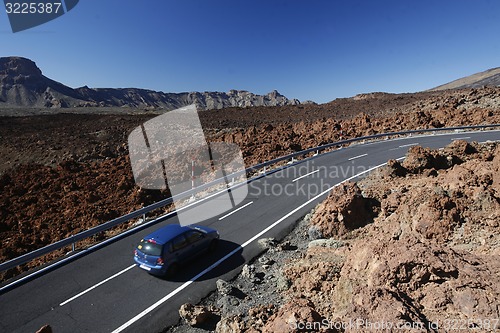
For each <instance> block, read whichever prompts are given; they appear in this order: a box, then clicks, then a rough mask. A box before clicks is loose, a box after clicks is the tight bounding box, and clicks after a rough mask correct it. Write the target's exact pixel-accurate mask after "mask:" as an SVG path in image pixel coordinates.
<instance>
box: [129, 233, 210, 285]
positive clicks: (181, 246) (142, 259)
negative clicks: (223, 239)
mask: <svg viewBox="0 0 500 333" xmlns="http://www.w3.org/2000/svg"><path fill="white" fill-rule="evenodd" d="M218 239H219V233H218V232H217V230H215V229H212V228H208V227H202V226H180V225H178V224H170V225H167V226H165V227H163V228H160V229H158V230H156V231H155V232H153V233H151V234H149V235H147V236H146V237H144V238H143V239H141V241H140V242H139V244H137V247H136V249H135V251H134V260H135V262H136V264H137V265H138V266H139V267H140V268H142V269H144V270H146V271H148V272H149V273H151V274H153V275H159V276H165V275H167V276H171V275H173V274H175V272H176V271H177V270H178V269H179V266H181V265H182V264H184V263H185V262H186V261H188V260H190V259H193V258H195V257H196V256H198V255H200V254H202V253H204V252H206V251H214V250H215V248H216V247H217V242H218Z"/></svg>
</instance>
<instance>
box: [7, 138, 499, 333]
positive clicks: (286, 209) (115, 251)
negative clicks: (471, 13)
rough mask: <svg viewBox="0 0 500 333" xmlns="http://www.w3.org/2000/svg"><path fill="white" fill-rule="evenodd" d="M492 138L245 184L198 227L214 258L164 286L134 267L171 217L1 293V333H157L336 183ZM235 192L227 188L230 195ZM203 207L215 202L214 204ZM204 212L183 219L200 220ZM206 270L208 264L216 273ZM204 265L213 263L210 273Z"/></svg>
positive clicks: (330, 163)
mask: <svg viewBox="0 0 500 333" xmlns="http://www.w3.org/2000/svg"><path fill="white" fill-rule="evenodd" d="M456 139H465V140H467V141H478V142H483V141H487V140H500V131H488V132H467V133H466V132H460V133H452V134H446V135H442V134H439V135H431V136H416V137H410V138H404V139H397V140H386V141H379V142H374V143H366V144H358V145H354V146H351V147H349V148H343V149H340V150H336V151H333V152H330V153H326V154H321V155H318V156H316V157H314V158H311V159H309V160H307V161H306V162H302V163H295V164H293V165H291V166H289V167H287V168H285V169H282V170H280V171H277V172H274V173H272V174H269V175H267V176H265V177H262V178H260V179H257V180H254V181H252V182H251V183H249V184H248V194H247V195H246V197H245V199H244V200H243V202H242V203H241V204H240V205H238V207H235V208H234V209H233V210H232V211H228V212H225V213H223V214H220V215H217V216H215V217H212V218H209V219H207V220H205V221H203V222H202V223H201V224H203V225H207V226H211V227H214V228H216V229H217V230H219V232H220V235H221V239H222V242H221V244H220V245H221V246H220V247H219V249H218V250H217V252H216V253H214V254H210V255H206V256H204V257H202V258H199V259H197V260H195V261H193V262H190V263H189V264H187V265H186V266H185V267H183V269H182V270H181V271H180V272H179V274H178V275H176V276H175V277H174V278H173V279H169V280H167V279H161V278H157V277H154V276H151V275H149V274H148V273H147V272H145V271H144V270H142V269H140V268H138V267H136V266H134V265H133V258H132V255H133V254H132V252H133V249H134V246H135V244H136V243H137V242H138V241H139V240H140V239H141V237H143V236H145V235H146V234H148V233H150V232H152V231H153V230H155V229H157V228H159V227H160V226H162V225H166V224H170V223H176V217H170V218H168V219H165V220H164V221H162V222H160V223H158V224H156V225H154V226H152V227H149V228H147V229H144V230H142V231H140V232H138V233H136V234H133V235H130V236H127V237H125V238H123V239H121V240H119V241H117V242H115V243H112V244H110V245H108V246H106V247H104V248H102V249H99V250H97V251H95V252H92V253H90V254H88V255H86V256H84V257H82V258H80V259H77V260H75V261H73V262H70V263H68V264H66V265H64V266H62V267H60V268H57V269H55V270H53V271H51V272H49V273H47V274H45V275H43V276H41V277H38V278H36V279H34V280H32V281H30V282H28V283H26V284H24V285H21V286H19V287H16V288H14V289H12V290H10V291H7V292H5V293H4V294H3V295H0V332H36V330H37V329H39V328H40V327H41V326H43V325H45V324H49V325H51V327H52V328H53V330H54V332H119V331H125V332H149V333H151V332H157V331H161V329H162V328H164V327H166V326H169V325H173V324H175V323H176V322H177V321H178V309H179V307H180V305H181V304H183V303H186V302H191V303H196V302H198V301H199V300H200V299H201V298H203V297H204V296H206V295H207V294H208V293H209V292H210V291H211V290H213V289H214V288H215V281H216V280H217V279H219V278H222V279H229V278H231V277H232V276H234V274H236V273H237V272H238V271H239V269H240V268H241V266H242V265H243V264H244V263H245V262H246V261H248V260H249V259H251V258H253V257H254V256H255V255H257V254H258V253H259V252H260V251H261V250H260V249H259V247H258V245H257V242H256V240H257V239H260V238H265V237H276V238H282V237H283V236H284V235H285V234H286V233H287V232H288V231H289V230H290V228H292V227H293V225H294V222H295V221H296V220H297V219H298V218H300V217H301V216H303V215H305V214H306V213H307V212H309V211H310V210H311V209H312V208H313V207H314V206H315V205H316V204H317V203H318V202H320V201H321V200H323V199H324V198H325V197H326V195H327V193H328V192H329V189H330V188H331V187H333V186H335V185H337V184H339V183H340V182H342V181H344V180H346V179H350V178H353V177H356V176H357V175H360V174H361V175H365V174H367V173H368V172H369V171H370V170H371V169H372V168H375V167H377V166H380V165H383V164H384V163H386V162H387V161H388V160H389V159H396V158H402V157H404V155H405V153H406V151H407V150H408V149H409V148H410V147H411V146H412V145H422V146H424V147H431V148H438V147H443V146H446V145H447V144H449V143H450V142H451V141H452V140H456ZM240 192H244V191H238V190H236V191H235V195H238V194H241V193H240ZM211 200H215V202H217V200H221V198H218V197H214V198H212V199H211ZM209 213H210V208H209V207H207V205H199V206H195V207H193V208H191V209H190V210H189V214H196V215H199V214H201V215H203V216H206V215H207V214H209ZM214 264H217V265H216V266H215V265H214ZM210 266H215V268H211V267H210Z"/></svg>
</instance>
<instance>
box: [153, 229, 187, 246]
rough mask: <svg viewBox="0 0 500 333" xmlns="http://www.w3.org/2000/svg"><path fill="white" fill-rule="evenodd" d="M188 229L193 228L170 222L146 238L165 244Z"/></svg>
mask: <svg viewBox="0 0 500 333" xmlns="http://www.w3.org/2000/svg"><path fill="white" fill-rule="evenodd" d="M188 230H191V228H190V227H187V226H181V225H179V224H169V225H167V226H164V227H162V228H160V229H158V230H156V231H155V232H152V233H150V234H149V235H147V236H146V237H144V240H150V239H152V240H154V241H155V243H157V244H165V243H166V242H168V241H169V240H171V239H172V238H175V237H177V236H179V235H180V234H182V233H184V232H186V231H188Z"/></svg>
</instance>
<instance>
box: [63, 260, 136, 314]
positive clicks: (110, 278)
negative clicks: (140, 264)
mask: <svg viewBox="0 0 500 333" xmlns="http://www.w3.org/2000/svg"><path fill="white" fill-rule="evenodd" d="M133 267H135V264H134V265H132V266H129V267H127V268H125V269H124V270H122V271H119V272H118V273H116V274H115V275H113V276H110V277H109V278H107V279H106V280H102V281H101V282H99V283H98V284H95V285H93V286H92V287H90V288H88V289H86V290H84V291H82V292H81V293H79V294H77V295H75V296H73V297H71V298H70V299H68V300H66V301H64V302H62V303H61V304H59V306H63V305H66V304H68V303H69V302H71V301H73V300H75V299H77V298H78V297H80V296H82V295H85V294H86V293H88V292H89V291H91V290H93V289H95V288H97V287H99V286H100V285H103V284H105V283H106V282H108V281H109V280H112V279H114V278H115V277H117V276H119V275H121V274H123V273H125V272H126V271H128V270H130V269H132V268H133Z"/></svg>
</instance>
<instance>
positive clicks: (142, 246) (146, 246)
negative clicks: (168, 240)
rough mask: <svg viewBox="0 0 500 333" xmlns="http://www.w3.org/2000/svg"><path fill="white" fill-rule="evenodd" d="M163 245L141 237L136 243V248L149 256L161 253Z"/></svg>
mask: <svg viewBox="0 0 500 333" xmlns="http://www.w3.org/2000/svg"><path fill="white" fill-rule="evenodd" d="M162 248H163V245H161V244H156V243H153V242H151V241H149V240H144V239H142V240H141V242H140V243H139V244H138V245H137V249H138V250H140V251H141V252H143V253H145V254H148V255H150V256H159V255H161V250H162Z"/></svg>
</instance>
